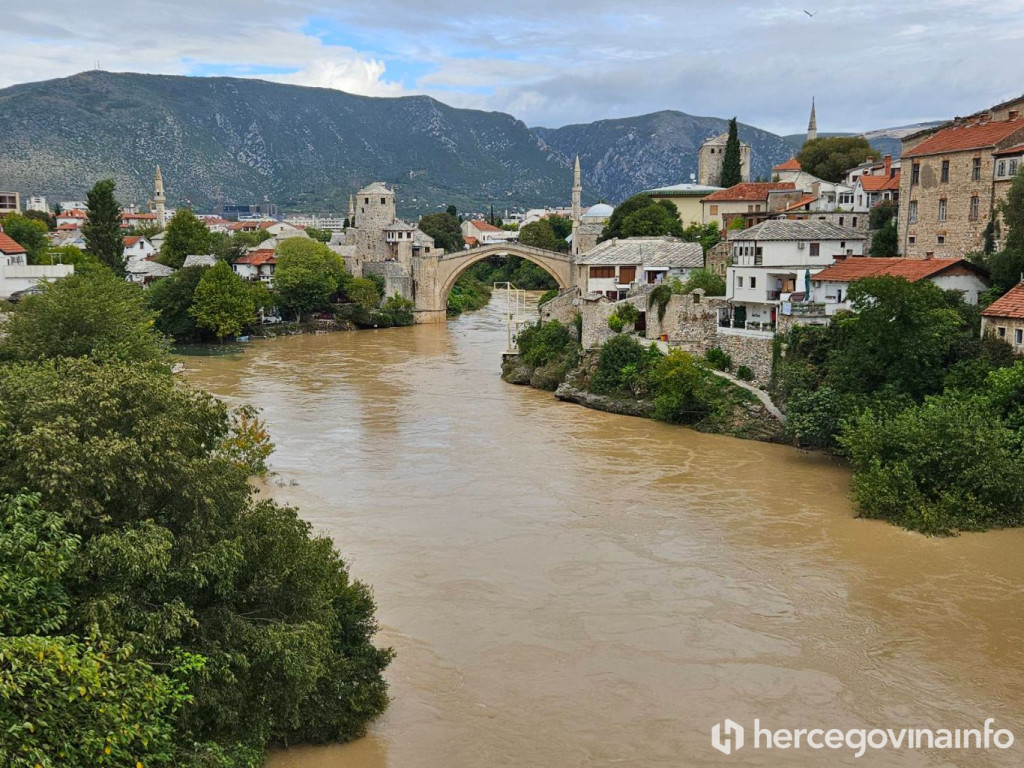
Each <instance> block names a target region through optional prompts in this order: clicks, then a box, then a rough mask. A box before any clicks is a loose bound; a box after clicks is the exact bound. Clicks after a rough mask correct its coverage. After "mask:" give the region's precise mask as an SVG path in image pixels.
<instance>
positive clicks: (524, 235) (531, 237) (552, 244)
mask: <svg viewBox="0 0 1024 768" xmlns="http://www.w3.org/2000/svg"><path fill="white" fill-rule="evenodd" d="M552 218H560V217H551V216H548V217H546V218H543V219H540V220H538V221H534V222H532V223H530V224H527V225H526V226H524V227H523V228H521V229H520V230H519V242H520V243H521V244H522V245H528V246H530V247H532V248H543V249H544V250H547V251H567V250H568V244H567V243H566V242H565V241H564V240H561V241H560V240H559V237H558V235H557V234H555V229H554V227H553V226H552V225H551V219H552ZM559 243H561V245H562V247H561V248H559Z"/></svg>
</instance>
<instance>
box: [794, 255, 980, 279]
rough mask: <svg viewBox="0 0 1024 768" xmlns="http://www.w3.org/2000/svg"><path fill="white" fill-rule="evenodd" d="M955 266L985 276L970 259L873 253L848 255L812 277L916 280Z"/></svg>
mask: <svg viewBox="0 0 1024 768" xmlns="http://www.w3.org/2000/svg"><path fill="white" fill-rule="evenodd" d="M954 266H963V267H966V268H967V269H969V270H971V271H972V272H975V273H976V274H978V275H984V271H983V270H982V269H981V268H980V267H976V266H975V265H974V264H971V262H969V261H967V260H966V259H897V258H893V259H878V258H872V257H870V256H848V257H847V258H845V259H842V260H841V261H837V262H836V263H835V264H833V265H832V266H831V267H826V268H825V269H823V270H821V272H819V273H818V274H816V275H812V276H811V280H823V281H825V282H831V283H851V282H853V281H854V280H859V279H860V278H862V277H877V276H879V275H895V276H896V277H905V278H906V279H907V280H909V281H910V282H912V283H916V282H917V281H918V280H924V279H925V278H927V277H933V276H935V275H938V274H940V273H942V272H945V271H946V270H947V269H949V268H951V267H954Z"/></svg>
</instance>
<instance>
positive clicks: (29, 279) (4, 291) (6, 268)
mask: <svg viewBox="0 0 1024 768" xmlns="http://www.w3.org/2000/svg"><path fill="white" fill-rule="evenodd" d="M74 272H75V267H74V265H72V264H52V265H41V264H29V263H28V254H27V253H26V252H25V249H24V248H22V247H21V244H20V243H18V242H17V241H16V240H14V238H12V237H11V236H10V235H7V234H5V233H4V232H3V230H0V299H7V298H9V297H10V296H11V294H14V293H17V292H18V291H24V290H26V289H27V288H31V287H32V286H34V285H36V284H37V283H39V282H41V281H47V282H49V281H53V280H56V279H57V278H60V277H66V276H67V275H71V274H74Z"/></svg>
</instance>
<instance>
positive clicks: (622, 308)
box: [608, 304, 640, 333]
mask: <svg viewBox="0 0 1024 768" xmlns="http://www.w3.org/2000/svg"><path fill="white" fill-rule="evenodd" d="M639 319H640V310H639V309H637V308H636V305H635V304H619V305H618V306H616V307H615V311H613V312H612V313H611V315H609V316H608V327H609V328H611V329H612V330H613V331H615V332H616V333H621V332H622V330H623V328H625V327H626V326H627V325H635V324H636V321H637V320H639Z"/></svg>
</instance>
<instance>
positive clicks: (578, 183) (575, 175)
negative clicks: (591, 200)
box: [572, 155, 583, 254]
mask: <svg viewBox="0 0 1024 768" xmlns="http://www.w3.org/2000/svg"><path fill="white" fill-rule="evenodd" d="M582 195H583V177H582V174H580V156H579V155H576V166H575V167H574V168H573V171H572V252H573V254H576V253H579V250H578V248H579V244H580V239H579V231H580V219H581V218H582V216H583V208H582V207H581V205H580V198H581V197H582Z"/></svg>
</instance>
